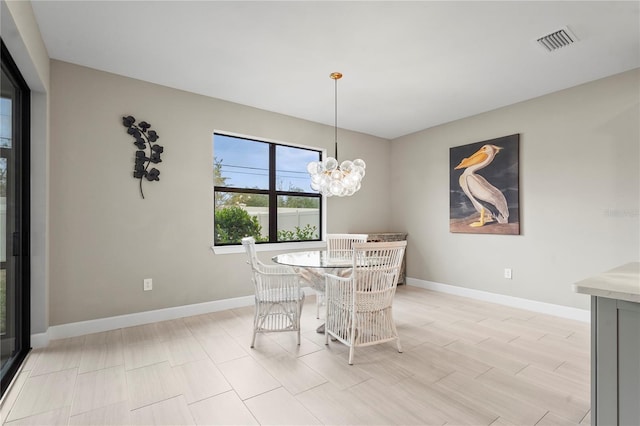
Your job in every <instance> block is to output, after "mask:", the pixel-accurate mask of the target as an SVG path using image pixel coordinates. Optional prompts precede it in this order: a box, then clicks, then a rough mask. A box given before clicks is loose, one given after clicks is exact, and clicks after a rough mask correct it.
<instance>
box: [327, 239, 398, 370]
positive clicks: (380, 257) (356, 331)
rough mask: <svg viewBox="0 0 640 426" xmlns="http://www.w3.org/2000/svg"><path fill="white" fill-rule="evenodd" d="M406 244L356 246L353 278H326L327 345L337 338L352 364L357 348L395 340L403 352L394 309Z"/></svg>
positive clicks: (331, 276) (390, 243)
mask: <svg viewBox="0 0 640 426" xmlns="http://www.w3.org/2000/svg"><path fill="white" fill-rule="evenodd" d="M406 245H407V242H406V241H393V242H381V243H356V244H354V245H353V270H352V273H351V275H350V276H348V277H340V276H337V275H331V274H327V275H326V277H325V280H326V304H327V311H326V312H327V318H326V320H325V344H329V337H333V338H334V339H336V340H338V341H340V342H342V343H344V344H345V345H347V346H348V347H349V364H353V356H354V350H355V348H356V347H361V346H370V345H377V344H380V343H384V342H389V341H393V340H395V341H396V346H397V348H398V352H402V346H401V344H400V337H399V336H398V331H397V329H396V325H395V322H394V320H393V312H392V310H393V297H394V295H395V292H396V288H397V286H398V277H399V274H400V267H401V265H402V258H403V256H404V251H405V248H406Z"/></svg>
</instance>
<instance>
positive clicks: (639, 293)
mask: <svg viewBox="0 0 640 426" xmlns="http://www.w3.org/2000/svg"><path fill="white" fill-rule="evenodd" d="M573 287H574V290H575V291H576V292H578V293H583V294H589V295H591V424H592V425H603V426H609V425H625V426H627V425H629V426H638V425H640V262H631V263H628V264H626V265H622V266H619V267H617V268H614V269H611V270H610V271H607V272H603V273H601V274H599V275H596V276H594V277H591V278H587V279H585V280H582V281H580V282H578V283H576V284H574V286H573Z"/></svg>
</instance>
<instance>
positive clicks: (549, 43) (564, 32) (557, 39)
mask: <svg viewBox="0 0 640 426" xmlns="http://www.w3.org/2000/svg"><path fill="white" fill-rule="evenodd" d="M577 40H578V39H577V38H576V36H575V35H574V34H573V33H572V32H571V31H570V30H569V28H566V27H565V28H562V29H559V30H558V31H555V32H553V33H551V34H547V35H545V36H542V37H540V38H539V39H538V43H540V44H541V45H542V46H543V47H544V48H545V49H547V51H549V52H553V51H554V50H557V49H560V48H561V47H565V46H568V45H570V44H573V43H575V42H576V41H577Z"/></svg>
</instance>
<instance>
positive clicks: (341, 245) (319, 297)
mask: <svg viewBox="0 0 640 426" xmlns="http://www.w3.org/2000/svg"><path fill="white" fill-rule="evenodd" d="M368 237H369V236H368V235H367V234H327V236H326V239H327V251H328V252H329V257H331V255H332V254H334V255H336V256H338V257H344V256H345V254H346V252H351V251H353V244H354V243H366V242H367V238H368ZM348 256H349V257H351V253H349V254H348ZM323 305H324V291H323V290H322V289H316V318H318V319H319V318H320V309H321V308H322V306H323Z"/></svg>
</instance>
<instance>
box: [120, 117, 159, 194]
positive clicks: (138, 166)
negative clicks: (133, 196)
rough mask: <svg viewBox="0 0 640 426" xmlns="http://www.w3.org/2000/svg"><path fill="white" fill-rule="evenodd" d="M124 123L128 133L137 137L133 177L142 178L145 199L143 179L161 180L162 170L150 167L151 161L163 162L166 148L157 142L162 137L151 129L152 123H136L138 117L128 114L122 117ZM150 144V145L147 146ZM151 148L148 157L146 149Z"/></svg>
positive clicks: (155, 162)
mask: <svg viewBox="0 0 640 426" xmlns="http://www.w3.org/2000/svg"><path fill="white" fill-rule="evenodd" d="M122 125H123V126H124V127H126V128H127V133H128V134H130V135H131V136H133V137H134V138H135V142H134V143H133V144H134V145H135V146H136V148H137V149H138V150H137V151H136V158H135V160H136V163H135V166H134V169H133V177H134V178H136V179H139V180H140V195H142V198H143V199H144V192H142V179H143V178H147V180H148V181H154V180H160V170H158V169H156V168H155V167H152V168H151V170H148V169H149V165H150V164H151V163H154V164H157V163H161V162H162V159H161V158H160V154H162V152H163V151H164V148H163V147H161V146H160V145H158V144H156V143H155V142H156V141H157V140H158V138H160V136H158V134H157V133H156V132H155V130H150V129H151V124H149V123H147V122H146V121H141V122H139V123H138V124H136V119H135V118H133V117H132V116H130V115H128V116H126V117H122ZM147 145H148V147H147ZM147 148H149V156H148V157H147V152H146V149H147Z"/></svg>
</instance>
